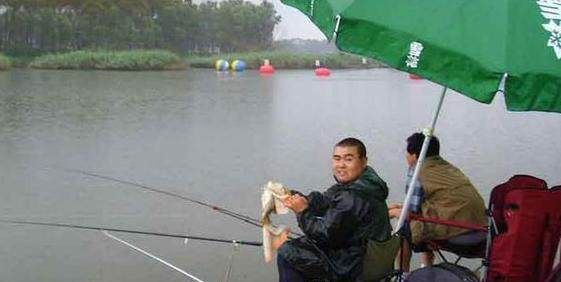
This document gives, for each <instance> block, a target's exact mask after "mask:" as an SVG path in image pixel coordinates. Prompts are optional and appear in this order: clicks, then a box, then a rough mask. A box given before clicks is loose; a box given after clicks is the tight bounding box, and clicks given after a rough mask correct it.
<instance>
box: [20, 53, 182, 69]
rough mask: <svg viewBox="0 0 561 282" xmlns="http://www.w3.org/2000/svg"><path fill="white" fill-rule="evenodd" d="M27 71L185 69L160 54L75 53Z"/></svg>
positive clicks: (38, 61) (39, 61)
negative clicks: (35, 69)
mask: <svg viewBox="0 0 561 282" xmlns="http://www.w3.org/2000/svg"><path fill="white" fill-rule="evenodd" d="M29 66H30V67H32V68H37V69H80V70H125V71H142V70H177V69H184V68H185V67H186V65H185V62H184V61H183V60H182V59H181V58H180V57H179V56H177V55H176V54H174V53H172V52H169V51H163V50H134V51H75V52H69V53H63V54H49V55H43V56H39V57H37V58H35V59H34V60H33V61H32V62H31V63H30V64H29Z"/></svg>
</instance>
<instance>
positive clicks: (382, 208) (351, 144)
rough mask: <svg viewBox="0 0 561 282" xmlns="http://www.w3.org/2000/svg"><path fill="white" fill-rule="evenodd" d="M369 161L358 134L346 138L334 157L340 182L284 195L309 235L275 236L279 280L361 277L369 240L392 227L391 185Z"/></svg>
mask: <svg viewBox="0 0 561 282" xmlns="http://www.w3.org/2000/svg"><path fill="white" fill-rule="evenodd" d="M367 161H368V159H367V157H366V148H365V146H364V144H363V143H362V142H361V141H360V140H358V139H355V138H346V139H343V140H341V141H340V142H339V143H337V144H336V145H335V147H334V149H333V156H332V161H331V162H332V168H333V175H334V178H335V182H336V183H335V184H334V185H333V186H331V187H330V188H329V189H327V190H326V191H324V192H317V191H314V192H311V193H310V194H309V195H307V196H304V195H302V194H300V193H297V192H296V193H294V194H293V195H292V196H290V197H288V198H286V199H285V200H284V201H283V202H284V204H285V206H287V207H288V208H290V209H291V210H292V211H294V213H295V214H296V217H297V220H298V225H299V227H300V229H302V231H303V232H304V234H305V235H304V236H302V237H299V238H296V239H292V240H289V239H288V236H286V235H285V236H282V237H281V238H280V239H278V241H277V242H273V244H274V245H275V246H277V247H279V249H278V256H277V264H278V268H279V281H292V282H298V281H362V279H363V278H362V268H363V258H364V255H365V250H366V244H367V241H368V240H377V241H385V240H387V239H388V238H389V236H390V232H391V226H390V222H389V217H388V213H387V205H386V198H387V196H388V188H387V186H386V183H385V182H384V181H383V180H382V179H381V178H380V177H379V176H378V174H377V173H376V172H375V171H374V169H373V168H372V167H370V166H368V165H367Z"/></svg>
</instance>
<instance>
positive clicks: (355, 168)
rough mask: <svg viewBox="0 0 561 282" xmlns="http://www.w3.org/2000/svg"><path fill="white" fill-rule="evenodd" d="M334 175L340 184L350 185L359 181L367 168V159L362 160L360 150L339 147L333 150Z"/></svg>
mask: <svg viewBox="0 0 561 282" xmlns="http://www.w3.org/2000/svg"><path fill="white" fill-rule="evenodd" d="M331 165H332V167H333V175H335V177H336V178H337V180H338V181H339V182H340V183H349V182H352V181H355V180H356V179H358V177H359V176H360V175H361V174H362V172H364V169H365V168H366V157H363V158H360V157H359V155H358V148H356V147H339V146H336V147H335V148H334V149H333V158H332V159H331Z"/></svg>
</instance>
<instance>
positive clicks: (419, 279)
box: [405, 262, 479, 282]
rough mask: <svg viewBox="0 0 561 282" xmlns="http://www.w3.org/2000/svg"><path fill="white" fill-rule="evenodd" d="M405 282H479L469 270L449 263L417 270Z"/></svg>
mask: <svg viewBox="0 0 561 282" xmlns="http://www.w3.org/2000/svg"><path fill="white" fill-rule="evenodd" d="M405 281H406V282H407V281H410V282H434V281H437V282H438V281H445V282H479V278H477V275H475V274H474V273H473V272H472V271H471V270H469V269H467V268H465V267H463V266H459V265H456V264H451V263H446V262H445V263H440V264H437V265H434V266H428V267H423V268H419V269H417V270H415V271H412V272H411V274H409V276H407V277H406V278H405Z"/></svg>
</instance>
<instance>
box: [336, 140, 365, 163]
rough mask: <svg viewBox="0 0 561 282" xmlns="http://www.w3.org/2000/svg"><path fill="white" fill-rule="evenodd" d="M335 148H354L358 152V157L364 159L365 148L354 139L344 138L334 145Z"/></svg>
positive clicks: (360, 142)
mask: <svg viewBox="0 0 561 282" xmlns="http://www.w3.org/2000/svg"><path fill="white" fill-rule="evenodd" d="M335 147H355V148H356V149H357V151H358V156H359V157H360V158H361V159H363V158H366V146H364V143H362V141H360V140H358V139H356V138H351V137H349V138H345V139H343V140H341V141H339V142H338V143H337V144H335Z"/></svg>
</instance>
